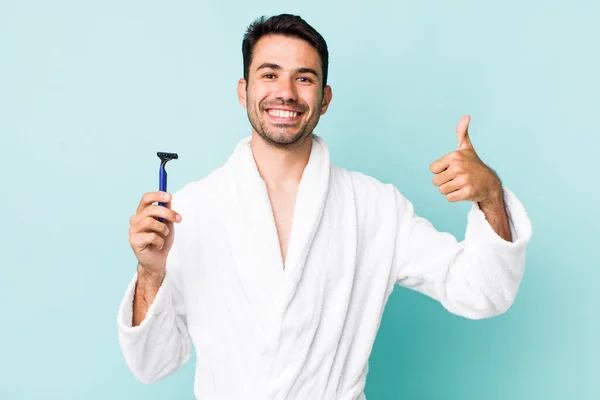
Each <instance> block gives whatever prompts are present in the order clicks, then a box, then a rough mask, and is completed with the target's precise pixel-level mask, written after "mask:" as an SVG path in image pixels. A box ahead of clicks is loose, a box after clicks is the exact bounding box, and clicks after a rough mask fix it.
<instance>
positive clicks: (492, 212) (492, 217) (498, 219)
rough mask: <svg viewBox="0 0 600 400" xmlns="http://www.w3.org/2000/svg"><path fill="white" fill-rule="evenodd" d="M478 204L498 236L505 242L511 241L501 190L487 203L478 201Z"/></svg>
mask: <svg viewBox="0 0 600 400" xmlns="http://www.w3.org/2000/svg"><path fill="white" fill-rule="evenodd" d="M478 204H479V208H480V209H481V211H483V214H484V215H485V219H486V220H487V221H488V222H489V224H490V225H491V227H492V228H493V229H494V231H496V233H497V234H498V236H500V237H501V238H502V239H504V240H506V241H507V242H512V235H511V233H510V224H509V222H508V214H507V213H506V205H505V202H504V196H503V194H502V191H500V194H499V195H497V196H496V199H495V200H493V201H491V202H487V203H483V202H479V203H478Z"/></svg>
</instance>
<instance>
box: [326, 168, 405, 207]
mask: <svg viewBox="0 0 600 400" xmlns="http://www.w3.org/2000/svg"><path fill="white" fill-rule="evenodd" d="M332 170H333V176H334V177H336V180H341V181H346V182H348V183H349V184H351V185H352V188H353V190H354V193H355V196H356V197H357V199H373V200H374V199H381V200H393V199H394V198H395V196H396V193H399V192H398V189H397V188H396V187H395V186H394V185H393V184H391V183H385V182H382V181H381V180H379V179H377V178H375V177H373V176H371V175H367V174H365V173H363V172H359V171H351V170H348V169H345V168H342V167H338V166H334V167H333V168H332Z"/></svg>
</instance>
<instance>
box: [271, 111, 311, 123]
mask: <svg viewBox="0 0 600 400" xmlns="http://www.w3.org/2000/svg"><path fill="white" fill-rule="evenodd" d="M265 111H266V113H267V115H268V116H269V118H270V119H271V120H272V121H274V122H278V123H282V122H291V123H293V122H296V121H298V120H299V119H300V116H301V115H302V114H303V113H302V112H300V111H296V110H282V109H278V108H268V109H266V110H265Z"/></svg>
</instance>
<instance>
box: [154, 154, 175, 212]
mask: <svg viewBox="0 0 600 400" xmlns="http://www.w3.org/2000/svg"><path fill="white" fill-rule="evenodd" d="M156 155H157V156H158V158H160V168H159V169H158V190H160V191H161V192H165V193H166V192H167V170H166V169H165V166H166V164H167V162H168V161H170V160H177V159H178V158H179V156H178V155H177V153H163V152H158V153H156ZM158 205H159V206H163V207H165V206H166V205H167V204H166V203H162V202H159V203H158ZM158 220H159V221H160V222H164V218H160V217H159V218H158Z"/></svg>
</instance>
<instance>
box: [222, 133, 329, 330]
mask: <svg viewBox="0 0 600 400" xmlns="http://www.w3.org/2000/svg"><path fill="white" fill-rule="evenodd" d="M225 168H227V170H228V173H227V174H226V176H227V182H224V185H223V186H222V188H223V198H224V203H225V204H224V211H225V212H224V216H225V220H226V225H227V230H228V233H229V238H230V247H231V251H232V257H233V262H234V264H235V266H234V268H235V273H236V275H237V277H238V282H239V285H240V289H241V290H242V291H243V293H244V296H245V298H246V300H247V301H248V303H249V308H248V311H249V312H252V313H254V315H255V316H256V320H257V321H260V323H261V326H262V329H263V331H264V333H265V340H266V341H268V340H271V339H272V338H274V337H275V336H277V335H278V334H279V333H278V332H279V329H280V323H281V319H282V317H283V315H282V314H283V313H284V310H285V308H286V307H287V305H288V303H289V301H291V299H292V298H293V295H294V292H295V289H296V287H297V285H298V282H299V280H300V279H301V277H302V272H303V270H304V267H305V263H306V258H307V254H308V251H309V249H310V247H311V244H312V241H313V239H314V236H315V232H316V230H317V227H318V226H319V222H320V220H321V216H322V213H323V208H324V204H325V201H326V198H327V191H328V186H329V175H330V159H329V152H328V150H327V147H326V145H325V143H324V142H323V140H322V139H321V138H319V137H317V136H315V137H314V138H313V141H312V149H311V155H310V158H309V161H308V164H307V166H306V168H305V170H304V173H303V175H302V179H301V181H300V186H299V188H298V193H297V196H296V204H295V209H294V217H293V221H292V231H291V235H290V240H289V244H288V253H287V257H286V263H285V268H284V265H283V261H282V258H281V251H280V246H279V239H278V236H277V228H276V226H275V219H274V216H273V211H272V207H271V203H270V201H269V196H268V192H267V188H266V185H265V183H264V181H263V180H262V178H261V177H260V174H259V171H258V168H257V166H256V162H255V161H254V157H253V155H252V150H251V148H250V138H249V137H248V138H245V139H243V140H241V141H240V142H239V143H238V145H237V146H236V148H235V150H234V152H233V154H232V156H231V157H230V158H229V160H228V162H227V164H226V165H225Z"/></svg>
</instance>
